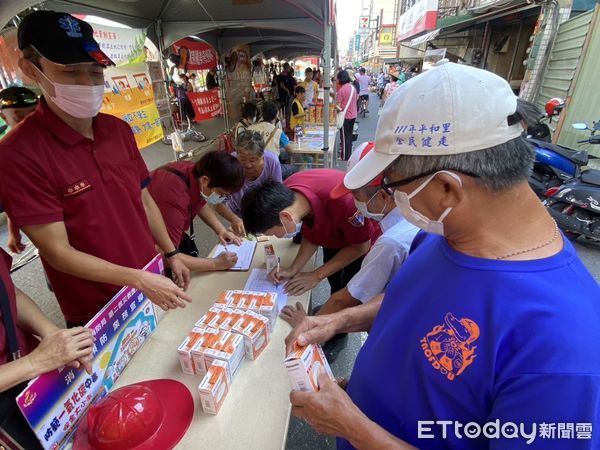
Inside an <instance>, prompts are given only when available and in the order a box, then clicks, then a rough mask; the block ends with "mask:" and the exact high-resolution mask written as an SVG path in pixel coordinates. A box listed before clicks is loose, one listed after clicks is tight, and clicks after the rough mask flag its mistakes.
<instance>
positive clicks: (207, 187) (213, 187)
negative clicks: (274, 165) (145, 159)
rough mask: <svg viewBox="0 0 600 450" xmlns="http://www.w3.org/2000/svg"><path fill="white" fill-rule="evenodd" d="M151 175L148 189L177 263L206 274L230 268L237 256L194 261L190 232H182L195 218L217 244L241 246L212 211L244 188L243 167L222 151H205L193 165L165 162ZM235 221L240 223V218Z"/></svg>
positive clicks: (196, 255) (196, 254)
mask: <svg viewBox="0 0 600 450" xmlns="http://www.w3.org/2000/svg"><path fill="white" fill-rule="evenodd" d="M151 175H152V181H151V183H150V185H149V186H148V190H149V191H150V194H151V195H152V198H153V199H154V201H155V202H156V204H157V205H158V208H159V209H160V212H161V214H162V216H163V218H164V220H165V224H166V226H167V231H168V232H169V237H170V238H171V241H172V242H173V244H175V245H176V246H177V247H178V248H179V250H180V251H181V253H182V254H181V260H182V261H183V263H184V264H185V265H186V266H187V268H188V269H190V271H192V272H209V271H213V270H226V269H229V268H230V267H232V266H234V265H235V263H236V262H237V255H236V254H235V253H232V252H223V253H221V254H220V255H218V256H216V257H215V258H198V252H197V249H196V248H195V243H194V242H193V239H194V236H193V235H194V233H193V232H191V233H190V234H191V236H190V235H187V234H186V232H185V230H187V229H188V228H190V226H191V225H193V223H192V221H193V220H194V217H196V215H197V216H199V217H200V218H201V219H202V220H203V221H204V223H206V225H208V226H209V227H210V228H212V230H213V231H214V232H215V234H216V235H217V236H218V237H219V241H220V242H221V244H223V245H226V244H232V245H239V244H241V243H242V239H241V238H240V237H239V236H237V235H236V234H235V233H234V232H232V231H229V230H227V228H225V226H223V224H222V223H221V221H220V220H219V218H218V217H217V215H216V214H215V211H214V209H213V207H214V206H217V205H220V204H222V203H223V202H225V200H226V199H227V197H228V196H229V195H231V194H233V193H235V192H238V191H239V190H240V189H241V188H242V186H243V185H244V168H243V167H242V165H241V163H240V162H239V161H238V159H237V158H236V157H235V156H232V155H230V154H228V153H225V152H209V153H206V154H205V155H203V156H202V158H200V160H199V161H198V162H197V163H193V162H190V161H179V162H173V163H169V164H167V165H166V166H163V167H159V168H158V169H156V170H155V171H154V172H152V174H151ZM207 203H208V205H207ZM237 220H238V221H239V222H241V219H239V218H237ZM192 229H193V227H192ZM242 229H243V228H242ZM190 247H191V248H190ZM190 250H191V251H190ZM194 250H195V252H194ZM193 253H195V254H193Z"/></svg>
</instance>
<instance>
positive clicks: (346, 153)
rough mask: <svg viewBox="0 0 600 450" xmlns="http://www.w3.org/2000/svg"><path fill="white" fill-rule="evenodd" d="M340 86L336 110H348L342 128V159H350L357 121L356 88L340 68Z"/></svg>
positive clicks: (338, 75)
mask: <svg viewBox="0 0 600 450" xmlns="http://www.w3.org/2000/svg"><path fill="white" fill-rule="evenodd" d="M337 81H338V83H339V86H340V87H339V88H338V91H337V95H336V106H335V108H336V110H337V111H338V112H342V111H344V110H345V111H346V114H345V115H344V125H343V126H342V128H341V130H340V131H341V134H340V141H341V146H342V151H341V155H340V157H341V159H342V160H344V161H348V159H349V158H350V155H352V134H353V133H354V122H355V121H356V116H357V109H356V96H357V95H356V94H357V92H356V89H354V85H353V84H352V80H351V78H350V75H349V74H348V72H347V71H345V70H340V71H339V72H338V74H337Z"/></svg>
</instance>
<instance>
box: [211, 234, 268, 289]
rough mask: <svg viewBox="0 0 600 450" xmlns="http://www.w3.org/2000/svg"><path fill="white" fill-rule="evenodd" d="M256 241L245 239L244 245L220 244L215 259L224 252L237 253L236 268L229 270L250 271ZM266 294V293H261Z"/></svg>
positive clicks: (216, 248) (215, 252) (216, 249)
mask: <svg viewBox="0 0 600 450" xmlns="http://www.w3.org/2000/svg"><path fill="white" fill-rule="evenodd" d="M256 245H257V244H256V241H248V240H246V239H244V240H243V241H242V245H239V246H238V245H234V244H227V246H225V245H222V244H219V245H217V246H216V247H215V251H214V253H213V257H217V256H219V255H220V254H221V253H223V252H227V251H229V252H231V253H235V254H236V255H237V257H238V260H237V262H236V263H235V266H233V267H231V268H230V269H228V270H248V269H250V265H251V264H252V258H253V257H254V251H255V250H256ZM261 292H264V291H261Z"/></svg>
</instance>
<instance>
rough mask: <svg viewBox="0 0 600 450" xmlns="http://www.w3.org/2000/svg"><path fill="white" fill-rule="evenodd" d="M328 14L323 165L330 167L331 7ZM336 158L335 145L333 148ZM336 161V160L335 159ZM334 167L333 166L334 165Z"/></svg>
mask: <svg viewBox="0 0 600 450" xmlns="http://www.w3.org/2000/svg"><path fill="white" fill-rule="evenodd" d="M328 3H329V2H328ZM326 8H327V14H326V17H325V20H324V22H325V39H324V48H323V78H324V81H325V83H324V84H323V149H322V150H323V165H324V166H325V167H328V166H329V158H330V157H331V154H330V153H329V152H330V148H329V90H330V89H331V25H330V24H329V15H330V14H331V11H329V6H328V5H327V6H326ZM333 153H334V158H335V144H334V148H333ZM334 161H335V159H334ZM332 165H333V164H332Z"/></svg>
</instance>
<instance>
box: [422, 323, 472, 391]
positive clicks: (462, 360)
mask: <svg viewBox="0 0 600 450" xmlns="http://www.w3.org/2000/svg"><path fill="white" fill-rule="evenodd" d="M478 337H479V326H478V325H477V324H476V323H475V322H473V321H472V320H471V319H457V318H456V317H455V316H454V315H453V314H452V313H446V315H445V316H444V324H443V325H437V326H435V327H433V330H431V331H430V332H429V333H427V334H426V335H425V337H424V338H423V339H421V348H422V349H423V353H425V357H426V358H427V361H429V362H430V363H431V365H432V366H433V367H434V368H435V369H437V370H439V371H440V372H441V373H442V374H443V375H446V378H448V379H449V380H450V381H453V380H454V379H455V378H456V377H457V376H459V375H460V374H461V373H463V372H464V370H465V369H466V368H467V367H469V366H470V365H471V364H472V363H473V360H474V359H475V356H477V355H475V349H476V348H477V347H476V346H475V345H472V344H473V342H475V341H476V340H477V338H478Z"/></svg>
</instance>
